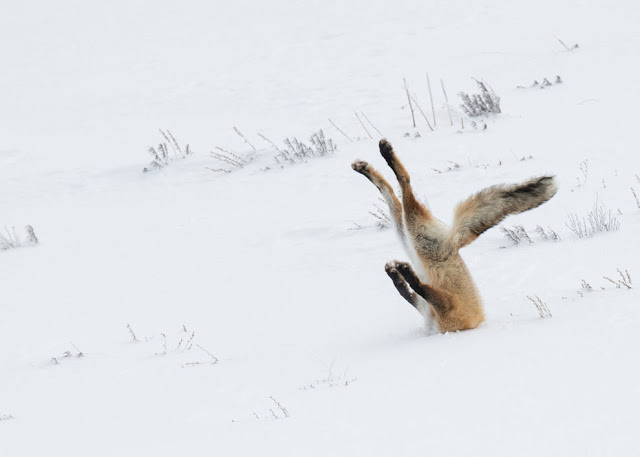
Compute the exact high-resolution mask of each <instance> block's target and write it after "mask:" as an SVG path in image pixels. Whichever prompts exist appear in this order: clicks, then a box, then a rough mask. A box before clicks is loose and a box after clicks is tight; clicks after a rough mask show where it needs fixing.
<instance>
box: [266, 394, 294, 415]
mask: <svg viewBox="0 0 640 457" xmlns="http://www.w3.org/2000/svg"><path fill="white" fill-rule="evenodd" d="M269 398H270V399H271V401H272V402H273V403H275V405H276V406H277V407H278V409H279V410H280V411H281V412H282V414H284V417H289V411H287V408H285V407H284V406H282V404H280V402H279V401H278V400H276V399H275V398H273V397H272V396H269ZM271 412H272V413H273V411H271ZM273 415H274V416H275V417H276V419H277V418H278V416H276V415H275V413H273Z"/></svg>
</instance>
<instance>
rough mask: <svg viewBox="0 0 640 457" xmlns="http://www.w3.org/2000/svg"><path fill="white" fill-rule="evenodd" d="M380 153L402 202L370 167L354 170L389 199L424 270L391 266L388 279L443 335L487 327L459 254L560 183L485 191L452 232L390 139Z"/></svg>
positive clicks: (461, 211) (460, 210)
mask: <svg viewBox="0 0 640 457" xmlns="http://www.w3.org/2000/svg"><path fill="white" fill-rule="evenodd" d="M380 153H381V154H382V157H383V158H384V159H385V160H386V161H387V164H388V165H389V166H390V167H391V169H392V170H393V172H394V174H395V175H396V178H397V179H398V182H399V183H400V189H401V194H402V195H401V199H398V198H397V197H396V195H395V193H394V192H393V189H392V188H391V186H390V185H389V183H388V182H387V181H386V180H385V179H384V178H383V177H382V175H381V174H380V173H379V172H378V171H377V170H375V169H374V168H373V167H371V165H369V164H368V163H366V162H362V161H356V162H354V163H353V164H352V168H353V169H354V170H355V171H357V172H358V173H361V174H362V175H364V176H365V177H366V178H368V179H369V180H370V181H371V182H372V183H373V184H374V185H375V186H376V187H377V188H378V190H380V192H381V193H382V195H383V196H384V198H385V201H386V202H387V204H388V205H389V209H390V214H391V216H392V219H393V221H394V225H395V227H396V230H397V231H398V233H399V235H400V237H401V239H402V241H403V244H404V245H405V248H406V249H407V251H408V252H409V254H410V255H412V257H413V258H414V262H415V263H416V265H415V267H416V269H417V270H418V274H416V272H415V271H414V270H413V268H412V267H411V265H409V264H408V263H405V262H397V261H394V262H389V263H387V265H386V266H385V270H386V272H387V274H388V275H389V277H390V278H391V279H392V281H393V283H394V285H395V286H396V288H397V290H398V292H399V293H400V294H401V295H402V296H403V297H404V298H405V299H406V300H407V301H409V303H411V304H412V305H413V306H414V307H415V308H416V309H418V311H420V312H421V313H422V314H423V315H424V316H425V317H431V318H432V319H434V320H435V321H436V323H437V325H438V329H439V330H440V332H443V333H444V332H451V331H456V330H467V329H472V328H476V327H477V326H478V325H480V324H481V323H482V322H483V321H484V311H483V307H482V300H481V299H480V294H479V292H478V290H477V288H476V286H475V284H474V283H473V279H472V278H471V275H470V273H469V270H468V269H467V266H466V265H465V263H464V261H463V260H462V257H461V256H460V254H459V249H460V248H462V247H464V246H466V245H468V244H469V243H471V242H472V241H473V240H475V239H476V238H477V237H478V236H479V235H480V234H482V233H483V232H484V231H486V230H488V229H489V228H491V227H493V226H494V225H496V224H498V223H499V222H500V221H501V220H502V219H504V218H505V217H506V216H508V215H509V214H515V213H520V212H523V211H527V210H529V209H532V208H535V207H536V206H539V205H541V204H542V203H544V202H546V201H547V200H549V199H550V198H551V197H553V195H555V192H556V185H555V182H554V178H553V177H549V176H543V177H539V178H534V179H531V180H529V181H526V182H525V183H522V184H516V185H511V186H493V187H489V188H487V189H484V190H482V191H480V192H478V193H477V194H475V195H473V196H471V197H469V198H468V199H467V200H465V201H464V202H462V203H460V204H459V205H458V206H457V208H456V211H455V216H454V223H453V228H449V227H447V226H446V225H445V224H443V223H442V222H440V221H439V220H438V219H437V218H435V217H434V216H433V215H432V214H431V212H430V211H429V210H428V209H427V208H426V207H424V206H423V205H422V204H421V203H420V202H419V201H418V200H417V199H416V197H415V195H414V194H413V190H412V188H411V179H410V177H409V173H408V172H407V171H406V169H405V168H404V166H403V165H402V163H401V162H400V161H399V160H398V158H397V157H396V154H395V152H394V150H393V148H392V146H391V144H390V143H389V142H388V141H387V140H385V139H383V140H381V141H380Z"/></svg>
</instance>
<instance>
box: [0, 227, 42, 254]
mask: <svg viewBox="0 0 640 457" xmlns="http://www.w3.org/2000/svg"><path fill="white" fill-rule="evenodd" d="M25 231H26V232H27V235H26V238H24V239H22V238H20V236H19V235H18V233H17V232H16V229H15V227H11V230H9V229H8V228H7V227H4V232H3V231H1V230H0V250H7V249H15V248H19V247H21V246H26V245H35V244H38V237H37V236H36V234H35V232H34V230H33V227H31V226H30V225H27V226H26V227H25Z"/></svg>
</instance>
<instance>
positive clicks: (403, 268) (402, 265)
mask: <svg viewBox="0 0 640 457" xmlns="http://www.w3.org/2000/svg"><path fill="white" fill-rule="evenodd" d="M395 268H396V269H397V270H398V271H399V272H400V274H401V275H402V276H403V277H404V278H411V277H414V276H415V273H414V272H413V268H411V265H409V264H408V263H407V262H395Z"/></svg>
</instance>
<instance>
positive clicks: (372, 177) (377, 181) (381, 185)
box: [351, 160, 404, 242]
mask: <svg viewBox="0 0 640 457" xmlns="http://www.w3.org/2000/svg"><path fill="white" fill-rule="evenodd" d="M351 168H353V169H354V170H355V171H357V172H358V173H360V174H361V175H362V176H364V177H365V178H367V179H368V180H369V181H371V183H372V184H373V185H374V186H376V187H377V188H378V190H379V191H380V193H381V194H382V197H383V198H384V201H385V202H386V203H387V205H389V215H390V217H391V219H392V220H393V222H394V224H395V226H396V229H397V230H398V234H399V235H400V238H401V239H402V240H403V242H404V228H403V223H402V203H400V200H398V197H396V194H395V192H394V191H393V188H392V187H391V185H390V184H389V183H388V182H387V180H386V179H384V177H383V176H382V175H381V174H380V172H379V171H378V170H376V169H375V168H373V167H372V166H371V165H369V164H368V163H367V162H364V161H362V160H357V161H355V162H353V163H352V164H351Z"/></svg>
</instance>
